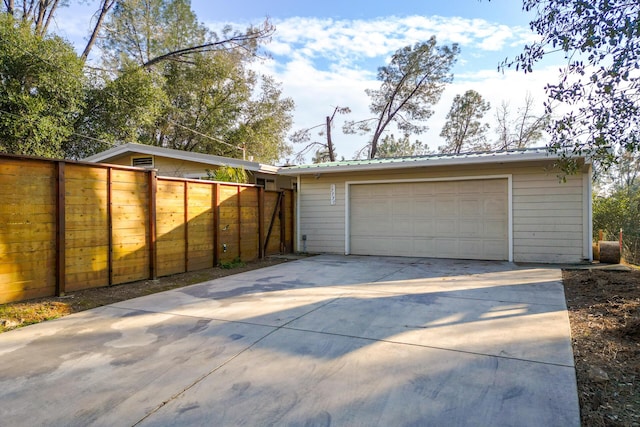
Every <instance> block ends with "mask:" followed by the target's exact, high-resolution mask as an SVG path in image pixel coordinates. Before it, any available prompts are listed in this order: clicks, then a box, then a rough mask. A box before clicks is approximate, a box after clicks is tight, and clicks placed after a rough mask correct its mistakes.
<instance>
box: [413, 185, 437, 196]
mask: <svg viewBox="0 0 640 427" xmlns="http://www.w3.org/2000/svg"><path fill="white" fill-rule="evenodd" d="M411 190H412V192H413V195H414V196H417V197H418V198H419V196H434V195H435V194H436V192H435V186H434V184H433V183H431V182H415V183H413V184H411Z"/></svg>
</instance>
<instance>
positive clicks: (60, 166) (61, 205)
mask: <svg viewBox="0 0 640 427" xmlns="http://www.w3.org/2000/svg"><path fill="white" fill-rule="evenodd" d="M56 169H57V172H58V173H57V177H56V216H57V218H56V296H59V297H60V296H63V295H64V294H65V291H66V283H65V278H66V277H65V276H66V270H65V267H66V258H67V257H66V250H65V234H66V199H65V192H66V189H65V179H66V178H65V162H64V161H59V162H57V168H56Z"/></svg>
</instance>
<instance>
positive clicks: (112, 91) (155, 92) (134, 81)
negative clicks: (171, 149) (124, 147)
mask: <svg viewBox="0 0 640 427" xmlns="http://www.w3.org/2000/svg"><path fill="white" fill-rule="evenodd" d="M158 80H161V78H160V77H159V76H157V75H155V74H152V73H149V72H147V71H145V70H144V69H142V68H140V67H138V66H129V67H127V68H126V69H124V70H122V71H121V72H120V73H119V76H118V77H117V78H115V79H113V80H107V81H106V83H105V84H103V85H97V84H94V85H93V86H92V87H90V88H88V89H87V94H86V101H85V102H86V105H85V108H84V109H83V110H82V113H81V114H80V115H79V117H78V119H77V121H76V124H75V129H76V132H75V134H74V135H73V136H72V137H71V138H70V139H69V140H67V141H66V142H65V143H64V145H63V146H64V152H65V155H66V157H68V158H72V159H82V158H85V157H88V156H90V155H93V154H96V153H98V152H100V151H103V150H106V149H108V148H111V146H113V145H115V144H119V143H122V142H137V143H149V142H151V141H150V139H149V135H147V134H146V133H145V132H144V130H145V129H146V128H151V127H153V126H154V125H155V123H156V121H157V120H158V117H160V114H161V113H162V112H163V111H164V109H165V105H166V103H167V100H166V94H165V93H164V91H163V90H162V87H161V85H160V84H159V83H158Z"/></svg>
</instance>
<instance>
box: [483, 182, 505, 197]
mask: <svg viewBox="0 0 640 427" xmlns="http://www.w3.org/2000/svg"><path fill="white" fill-rule="evenodd" d="M480 188H482V192H483V193H497V194H505V195H506V183H505V180H503V179H491V180H484V181H482V182H481V186H480Z"/></svg>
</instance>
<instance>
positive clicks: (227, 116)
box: [101, 0, 294, 162]
mask: <svg viewBox="0 0 640 427" xmlns="http://www.w3.org/2000/svg"><path fill="white" fill-rule="evenodd" d="M268 28H269V24H268V23H267V24H265V26H264V27H262V28H261V29H260V28H258V29H254V28H250V29H248V30H247V32H246V33H243V34H241V33H234V32H232V31H231V29H228V28H227V29H224V31H223V34H222V36H223V38H222V39H220V38H219V36H218V35H216V34H214V33H212V32H210V31H208V30H207V29H206V28H205V27H204V26H203V25H202V24H201V23H199V22H198V20H197V18H196V16H195V14H194V13H193V11H192V10H191V6H190V3H189V2H188V1H186V0H129V1H126V2H124V1H121V2H118V4H117V5H116V6H115V8H114V10H113V13H112V14H111V16H110V18H109V22H108V25H105V26H104V32H103V39H102V41H101V46H102V48H103V50H104V51H105V52H106V53H105V66H107V67H111V68H115V69H119V70H122V69H123V68H126V67H130V66H131V64H136V65H137V66H138V67H142V68H144V69H146V70H148V71H149V72H151V73H153V74H155V75H158V76H160V79H158V80H157V81H156V80H154V81H156V84H157V85H158V86H159V88H160V89H161V91H162V92H163V93H164V98H165V101H166V102H165V103H164V105H163V107H162V110H161V111H160V112H159V114H157V115H156V117H157V119H156V120H155V121H154V122H153V123H151V124H140V129H139V130H137V131H136V134H137V135H138V138H139V140H140V142H145V143H149V144H154V145H158V146H163V147H169V148H174V149H181V150H187V151H196V152H201V153H207V154H217V155H224V156H231V157H243V155H247V156H253V157H254V158H256V159H257V160H261V161H269V162H273V161H276V160H277V159H279V158H280V157H281V156H283V155H284V154H286V153H288V149H289V148H288V145H287V144H286V142H285V136H286V132H287V131H288V129H289V127H290V126H291V112H292V110H293V107H294V106H293V101H292V100H291V99H289V98H284V97H283V96H282V90H281V88H280V86H279V85H278V84H277V83H276V82H275V81H274V80H273V79H272V78H269V77H266V76H259V75H257V74H256V73H255V72H253V71H252V70H250V68H249V67H248V64H249V63H250V61H252V60H253V58H254V57H255V54H256V52H257V49H258V44H257V43H258V41H259V40H260V38H261V37H263V36H264V34H265V31H268ZM228 43H231V44H234V43H235V44H238V45H239V48H236V49H227V48H226V47H227V44H228Z"/></svg>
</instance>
